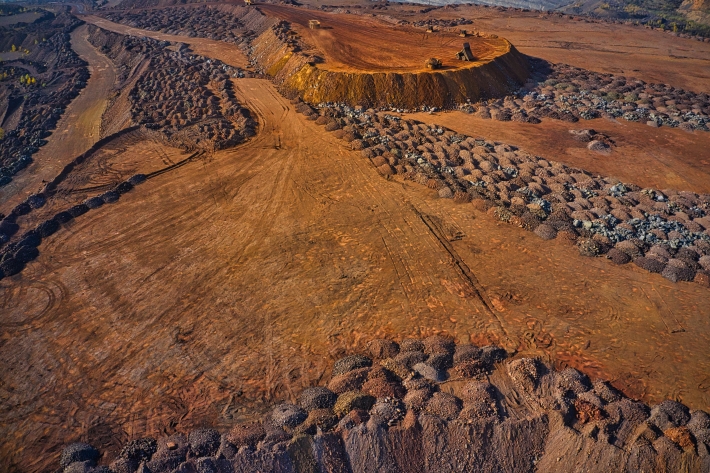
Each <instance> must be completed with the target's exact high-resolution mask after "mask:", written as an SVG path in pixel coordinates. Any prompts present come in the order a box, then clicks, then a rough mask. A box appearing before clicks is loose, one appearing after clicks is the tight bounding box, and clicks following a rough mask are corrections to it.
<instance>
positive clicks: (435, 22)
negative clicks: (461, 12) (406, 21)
mask: <svg viewBox="0 0 710 473" xmlns="http://www.w3.org/2000/svg"><path fill="white" fill-rule="evenodd" d="M411 24H412V25H413V26H417V27H424V28H431V27H436V28H455V27H458V26H466V25H472V24H473V21H472V20H469V19H467V18H454V19H453V20H443V19H440V18H429V19H426V20H419V21H415V22H413V23H411Z"/></svg>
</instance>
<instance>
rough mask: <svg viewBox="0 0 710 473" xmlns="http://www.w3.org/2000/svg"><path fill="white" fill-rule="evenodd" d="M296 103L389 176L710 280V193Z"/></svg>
mask: <svg viewBox="0 0 710 473" xmlns="http://www.w3.org/2000/svg"><path fill="white" fill-rule="evenodd" d="M296 109H297V110H298V111H299V112H300V113H303V114H304V115H306V116H307V117H308V118H309V119H312V120H315V122H316V123H317V124H320V125H323V126H325V129H326V130H327V131H332V132H333V133H335V135H336V136H337V137H339V138H341V139H343V140H345V141H346V142H348V143H349V145H350V147H351V148H352V149H353V150H359V151H360V152H361V153H362V156H363V157H365V158H368V159H370V160H371V162H372V164H373V165H374V166H376V167H377V169H378V171H379V172H380V173H381V174H383V175H385V176H388V175H394V174H400V175H402V176H404V178H405V179H409V180H412V181H415V182H417V183H420V184H423V185H426V186H428V187H429V188H431V189H434V190H436V191H437V192H438V195H439V196H440V197H441V198H449V199H454V200H455V201H456V202H458V203H468V202H473V204H474V205H476V207H477V208H478V209H479V210H487V211H488V212H489V213H491V214H493V215H495V216H496V217H497V218H499V219H500V220H502V221H505V222H509V223H511V224H515V225H517V226H520V227H523V228H526V229H528V230H530V231H534V232H535V234H536V235H538V236H540V237H541V238H543V239H546V240H550V239H554V238H557V239H558V240H561V241H563V242H568V243H574V244H576V245H577V246H578V248H579V252H580V254H581V255H584V256H602V255H606V256H607V257H608V258H609V259H611V261H613V262H614V263H617V264H625V263H629V262H631V261H633V262H634V263H635V264H636V265H638V266H639V267H642V268H644V269H646V270H648V271H651V272H657V273H661V274H662V275H663V276H664V277H666V278H667V279H669V280H671V281H673V282H676V281H692V280H695V281H697V282H698V283H700V284H703V285H707V286H710V195H708V194H696V193H693V192H683V191H680V192H679V191H674V190H663V191H661V190H657V189H642V188H640V187H638V186H635V185H633V184H629V183H623V182H620V181H619V180H617V179H612V178H606V177H602V176H595V175H593V174H591V173H589V172H587V171H585V170H583V169H578V168H573V167H569V166H566V165H564V164H562V163H558V162H554V161H548V160H546V159H544V158H541V157H539V156H533V155H530V154H528V153H526V152H524V151H522V150H520V149H518V148H516V147H514V146H510V145H506V144H503V143H498V142H490V141H487V140H485V139H483V138H474V137H470V136H466V135H460V134H456V133H455V132H453V131H451V130H448V129H446V128H442V127H438V126H436V125H425V124H423V123H418V122H415V121H410V120H402V119H400V118H399V117H394V116H391V115H388V114H386V113H377V112H376V111H374V110H362V109H361V108H350V107H348V106H344V105H332V104H330V105H328V104H324V105H322V106H321V107H320V108H318V109H316V108H314V107H312V106H310V105H308V104H306V103H302V102H297V104H296ZM587 131H588V133H587V134H588V135H589V136H590V137H594V136H596V135H593V134H592V132H591V130H587ZM599 142H601V141H599Z"/></svg>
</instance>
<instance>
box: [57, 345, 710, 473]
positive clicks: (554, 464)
mask: <svg viewBox="0 0 710 473" xmlns="http://www.w3.org/2000/svg"><path fill="white" fill-rule="evenodd" d="M709 445H710V416H708V414H707V413H705V412H703V411H692V410H690V409H688V407H686V406H684V405H683V404H681V403H679V402H675V401H671V400H668V401H664V402H662V403H660V404H658V405H656V406H654V407H649V406H647V405H646V404H644V403H642V402H638V401H635V400H632V399H629V398H627V397H625V396H624V395H623V394H622V393H621V392H619V391H618V390H616V389H615V388H614V387H613V386H611V385H610V384H609V383H607V382H605V381H602V380H596V381H592V380H590V379H589V378H588V377H587V376H586V375H584V374H583V373H581V372H579V371H577V370H575V369H573V368H567V369H564V370H561V371H557V370H555V369H553V368H551V367H550V366H549V365H547V364H545V363H543V362H541V361H540V360H537V359H533V358H517V359H509V357H508V353H507V352H506V351H505V350H503V349H501V348H498V347H496V346H485V347H479V346H475V345H471V344H458V345H457V344H455V343H454V341H453V340H452V339H450V338H447V337H443V336H433V337H429V338H426V339H423V340H420V339H405V340H402V342H401V343H396V342H394V341H392V340H374V341H372V342H370V344H369V345H368V352H367V353H366V354H362V355H351V356H347V357H345V358H342V359H340V360H338V361H336V362H335V364H334V366H333V370H332V376H331V378H330V381H329V382H328V383H327V386H313V387H309V388H306V389H304V390H303V391H302V392H301V393H300V396H299V398H298V401H297V402H296V403H293V404H291V403H285V404H280V405H277V406H275V407H274V408H273V410H272V411H271V412H269V413H268V414H267V415H266V416H264V418H263V419H262V420H261V421H260V422H251V423H243V424H238V425H236V426H234V427H233V428H232V429H231V431H229V432H226V433H220V432H218V431H216V430H213V429H200V430H195V431H192V432H190V433H189V434H187V435H184V434H176V435H172V436H170V437H165V438H160V439H158V440H156V439H153V438H140V439H135V440H133V441H131V442H130V443H128V444H127V445H125V447H124V448H123V449H122V450H121V452H120V454H119V455H118V457H117V458H111V459H108V458H103V459H102V458H101V455H100V452H99V451H98V450H97V449H95V448H94V447H92V446H91V445H89V444H84V443H77V444H72V445H69V446H68V447H67V448H65V450H64V451H63V453H62V456H61V461H60V466H61V467H62V468H63V469H64V470H63V471H64V473H99V472H101V473H109V472H112V473H134V472H142V473H145V472H148V471H150V472H152V473H163V472H166V473H167V472H199V473H218V472H220V473H221V472H234V473H238V472H257V471H273V472H294V473H295V472H306V471H309V472H312V471H320V472H352V473H360V472H369V471H379V472H437V473H439V472H460V471H480V472H497V471H506V472H533V471H618V472H624V471H647V472H660V471H679V470H680V469H681V465H682V466H683V467H684V468H686V470H684V471H708V468H710V453H709V452H708V446H709ZM99 461H101V463H103V464H104V466H96V465H97V463H98V462H99Z"/></svg>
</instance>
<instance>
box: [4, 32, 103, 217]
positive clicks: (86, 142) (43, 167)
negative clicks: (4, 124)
mask: <svg viewBox="0 0 710 473" xmlns="http://www.w3.org/2000/svg"><path fill="white" fill-rule="evenodd" d="M87 35H88V32H87V29H86V26H81V27H79V28H77V29H76V30H74V31H73V32H72V36H71V44H72V48H73V49H74V50H75V51H76V52H77V54H79V56H81V58H82V59H84V60H85V61H87V62H88V63H89V72H90V73H91V77H90V79H89V81H88V82H87V86H86V87H85V88H84V89H83V90H82V91H81V93H80V94H79V96H78V97H77V98H76V99H75V100H74V101H72V103H71V104H69V106H68V107H67V110H66V112H65V113H64V115H63V116H62V118H61V120H60V121H59V122H58V123H57V129H56V130H54V131H53V133H52V135H51V138H50V139H49V143H48V144H47V145H45V146H43V147H42V148H41V149H40V151H39V152H38V153H37V154H35V155H34V156H33V161H34V162H33V163H32V164H31V165H30V167H29V172H23V173H20V174H18V175H17V176H16V177H15V178H14V179H13V181H12V182H11V183H10V184H8V185H6V186H3V187H0V202H2V203H3V208H4V209H7V208H12V207H13V206H14V205H17V204H19V203H20V202H22V201H23V200H24V199H25V198H26V197H27V196H28V195H29V194H32V193H34V192H38V191H39V190H41V189H42V187H43V186H44V183H45V182H47V181H50V180H51V179H53V178H54V176H56V175H57V174H58V173H59V171H61V170H62V168H63V167H64V166H66V165H67V164H68V163H69V162H70V161H71V160H72V159H74V158H75V157H76V156H77V155H79V154H81V153H83V152H84V151H86V150H87V149H89V148H90V147H91V145H93V144H94V143H96V142H97V141H98V140H99V139H100V138H101V136H100V133H99V125H100V124H101V115H102V114H103V112H104V108H105V107H106V101H107V99H108V95H109V93H110V92H111V88H112V87H113V84H114V81H115V79H116V71H115V68H114V66H113V63H111V61H110V60H109V59H108V58H107V57H106V56H104V55H103V54H101V53H100V52H98V51H97V50H96V49H95V48H94V47H93V46H92V45H91V44H89V42H88V41H87Z"/></svg>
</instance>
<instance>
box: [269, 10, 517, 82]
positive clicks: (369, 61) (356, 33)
mask: <svg viewBox="0 0 710 473" xmlns="http://www.w3.org/2000/svg"><path fill="white" fill-rule="evenodd" d="M259 9H260V10H261V11H262V12H264V13H265V14H267V15H272V16H274V17H276V18H280V19H285V20H287V21H289V22H290V23H291V24H292V26H293V27H294V29H295V30H296V31H297V32H298V33H299V34H300V35H301V36H303V38H304V40H305V42H306V43H307V44H309V45H311V46H313V47H315V48H316V49H317V50H318V51H319V52H321V53H322V54H323V55H324V56H325V57H324V59H325V66H324V67H325V68H326V69H328V70H332V71H348V72H352V71H357V72H382V71H393V72H416V71H424V70H426V68H425V67H424V62H425V61H426V60H427V59H429V58H432V57H435V58H437V59H440V60H441V61H442V63H443V68H444V69H456V68H460V67H462V66H464V65H465V66H468V65H469V64H468V63H466V62H462V61H459V60H458V59H456V53H457V52H459V51H460V50H461V48H462V45H463V43H464V42H468V43H469V44H470V45H471V51H472V52H473V54H474V56H475V57H476V59H477V60H480V61H486V60H490V59H493V58H495V57H497V56H499V55H500V54H501V53H502V52H504V51H506V50H507V44H506V42H505V41H504V40H502V39H492V38H474V37H468V38H465V39H464V38H461V37H459V36H458V35H456V34H454V33H450V32H436V33H426V32H425V31H424V30H423V29H421V28H419V29H415V28H410V27H397V26H393V25H392V24H388V23H385V22H384V21H382V20H379V19H376V18H373V17H368V16H359V15H337V14H330V13H323V12H318V11H313V10H304V9H302V8H295V7H290V6H285V5H269V4H262V5H259ZM309 20H318V21H320V22H321V28H320V29H309V27H308V22H309Z"/></svg>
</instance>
